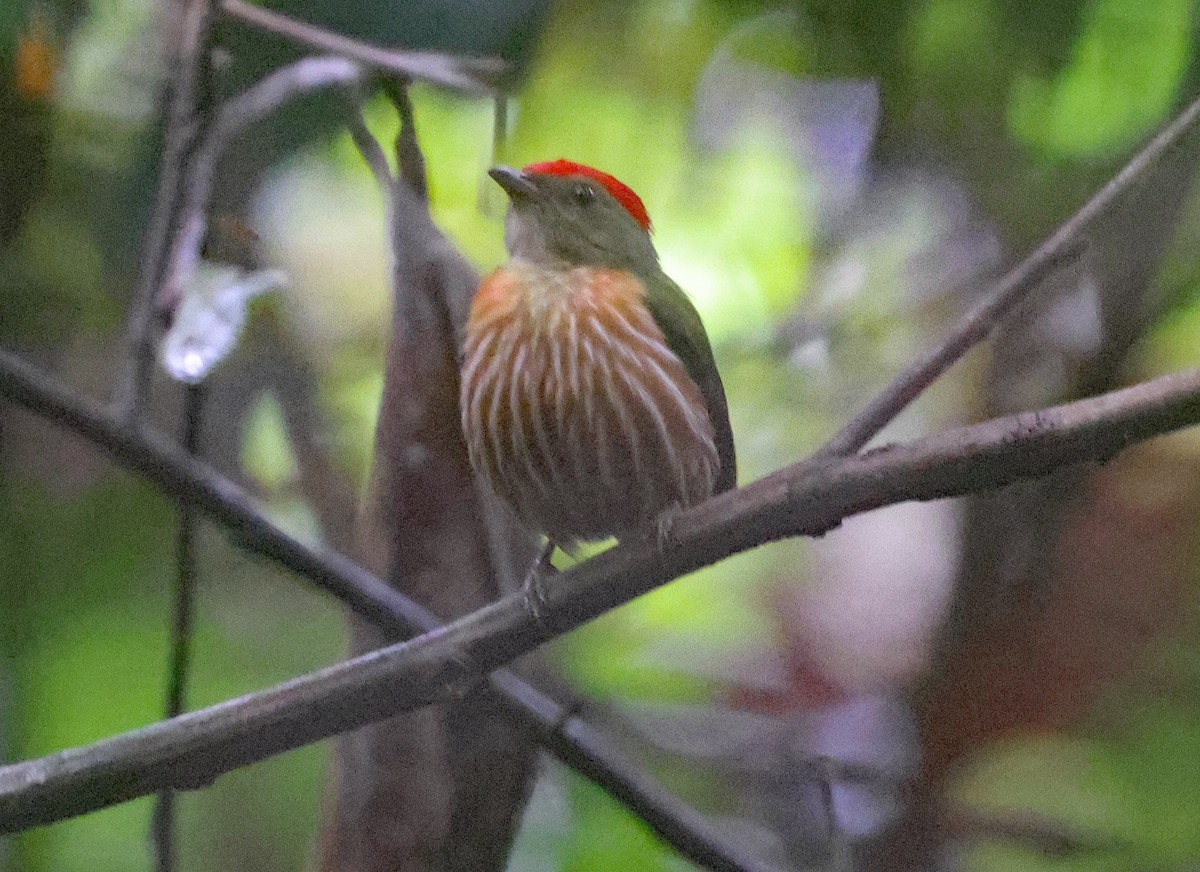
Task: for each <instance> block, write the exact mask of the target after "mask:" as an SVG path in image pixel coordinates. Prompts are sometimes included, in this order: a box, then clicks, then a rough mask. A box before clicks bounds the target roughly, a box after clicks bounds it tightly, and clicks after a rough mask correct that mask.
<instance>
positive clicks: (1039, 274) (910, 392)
mask: <svg viewBox="0 0 1200 872" xmlns="http://www.w3.org/2000/svg"><path fill="white" fill-rule="evenodd" d="M1198 118H1200V99H1197V100H1196V101H1194V102H1193V103H1192V104H1191V105H1190V106H1188V107H1187V108H1186V109H1184V110H1183V112H1181V113H1180V114H1179V115H1178V116H1177V117H1176V118H1175V120H1173V121H1172V122H1171V123H1170V124H1168V125H1167V126H1166V127H1164V128H1163V129H1162V130H1161V131H1160V132H1159V133H1158V134H1157V135H1156V136H1155V137H1154V138H1153V139H1151V140H1150V142H1148V143H1147V144H1146V145H1145V147H1143V148H1142V149H1141V150H1140V151H1139V152H1138V153H1137V154H1136V155H1134V157H1133V159H1132V160H1130V161H1129V163H1127V164H1126V165H1125V166H1124V168H1122V170H1121V171H1120V172H1119V173H1117V174H1116V175H1115V176H1113V178H1112V179H1110V180H1109V182H1108V183H1107V184H1106V185H1105V186H1104V187H1102V188H1101V189H1100V190H1099V191H1097V192H1096V193H1095V194H1094V195H1093V196H1092V198H1091V199H1090V200H1088V201H1087V202H1086V203H1084V204H1083V205H1082V206H1081V207H1080V208H1079V211H1077V212H1076V213H1075V214H1074V215H1072V216H1071V217H1070V218H1068V219H1067V220H1066V221H1065V222H1063V224H1062V225H1060V226H1059V228H1058V229H1057V230H1056V231H1054V233H1053V235H1051V236H1050V238H1049V239H1047V240H1046V241H1045V242H1043V243H1042V244H1041V245H1039V246H1038V247H1037V249H1036V250H1035V251H1034V252H1033V253H1032V254H1030V255H1029V256H1028V257H1026V258H1025V260H1023V261H1021V263H1019V264H1018V265H1017V266H1016V267H1014V268H1013V269H1012V270H1010V271H1009V273H1008V274H1007V275H1005V276H1004V277H1003V278H1002V279H1000V281H999V282H997V283H996V284H995V285H994V286H993V287H992V288H991V290H989V291H988V292H987V293H986V294H985V295H984V297H983V299H982V300H981V301H980V302H979V304H978V305H976V306H975V308H973V309H972V310H971V311H970V312H968V313H967V314H966V315H964V316H963V317H962V320H960V321H959V322H958V324H957V325H956V326H955V327H954V329H953V330H951V331H950V335H949V336H947V337H946V338H945V339H944V340H943V341H942V343H941V344H940V345H938V346H937V347H935V348H933V349H931V350H930V351H928V352H927V353H926V354H925V355H924V356H922V357H921V358H919V359H917V360H916V361H914V362H913V363H912V364H911V365H910V366H909V367H908V369H906V370H905V371H904V372H902V373H901V374H900V375H899V376H897V377H896V379H895V380H894V381H893V382H892V383H891V384H889V385H888V386H887V387H886V388H884V390H883V391H882V392H881V393H880V394H879V395H878V396H877V397H875V399H874V400H872V401H871V402H870V403H869V404H868V405H867V406H866V408H864V409H863V410H862V411H861V412H859V413H858V414H857V415H855V416H854V418H853V419H852V420H851V421H850V422H849V423H848V424H846V426H844V427H843V428H842V429H841V430H839V431H838V432H837V433H836V434H834V436H833V437H832V438H831V439H830V440H829V441H828V442H826V443H825V444H824V445H823V446H821V448H820V449H819V450H818V451H817V453H816V454H815V455H814V456H815V457H834V456H837V455H842V454H852V453H854V452H855V451H858V450H859V449H860V448H862V447H863V446H864V445H866V444H867V443H868V442H870V441H871V439H873V438H874V437H875V436H876V435H877V434H878V433H879V431H880V430H882V429H883V428H884V427H886V426H887V425H888V424H889V423H891V421H892V420H893V419H894V418H895V417H896V416H897V415H899V414H900V413H901V412H902V411H903V410H904V409H905V407H907V406H908V404H909V403H911V402H912V401H913V400H915V399H916V398H917V397H919V396H920V395H921V394H922V393H923V392H924V391H925V389H926V388H928V387H929V386H930V385H931V384H933V383H934V382H935V381H937V380H938V378H939V377H941V375H942V373H944V372H945V371H946V370H947V369H949V368H950V367H951V366H952V365H953V364H954V363H955V362H956V361H957V360H958V359H959V358H961V357H962V356H963V355H964V354H966V353H967V352H968V351H969V350H970V349H971V348H973V347H974V346H975V345H977V344H978V343H980V342H982V341H983V340H984V339H986V338H987V337H988V335H989V334H990V333H991V332H992V330H994V329H995V328H996V327H997V326H998V325H999V324H1000V322H1002V321H1003V320H1004V319H1005V317H1006V316H1007V315H1008V313H1009V312H1011V311H1012V310H1013V309H1014V308H1016V306H1017V305H1018V304H1020V302H1021V301H1022V300H1024V299H1025V298H1026V297H1028V296H1029V294H1030V293H1032V292H1033V291H1034V290H1035V289H1036V288H1037V287H1038V285H1040V284H1041V283H1042V281H1043V280H1044V279H1046V278H1047V277H1048V276H1049V275H1051V274H1052V273H1053V272H1054V271H1055V270H1057V269H1060V268H1061V267H1062V266H1063V265H1065V264H1067V263H1069V262H1071V261H1072V260H1074V259H1075V258H1077V257H1078V256H1079V254H1080V253H1081V252H1082V250H1083V248H1084V241H1083V238H1082V236H1083V233H1084V231H1086V230H1087V229H1088V227H1090V226H1091V224H1092V222H1093V221H1095V220H1096V218H1098V217H1099V216H1100V215H1102V214H1104V213H1105V212H1106V211H1108V209H1109V207H1110V206H1112V204H1113V202H1114V201H1115V200H1116V199H1117V198H1118V197H1120V196H1121V195H1122V194H1124V193H1125V192H1126V191H1127V190H1128V189H1129V188H1130V187H1131V186H1132V185H1133V184H1134V183H1136V182H1137V181H1138V180H1139V179H1141V178H1142V177H1143V176H1144V175H1145V174H1146V171H1147V170H1149V169H1150V168H1151V167H1152V166H1153V165H1154V164H1155V162H1157V161H1158V159H1159V158H1161V157H1162V156H1163V155H1164V154H1166V153H1167V152H1168V151H1170V150H1171V149H1172V148H1174V147H1175V145H1176V144H1177V143H1178V142H1179V140H1180V139H1182V138H1183V136H1184V135H1185V134H1186V133H1187V132H1188V131H1189V130H1191V129H1192V127H1193V126H1194V125H1195V123H1196V121H1197V119H1198Z"/></svg>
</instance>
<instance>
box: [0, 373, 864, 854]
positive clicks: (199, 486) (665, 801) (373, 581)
mask: <svg viewBox="0 0 1200 872" xmlns="http://www.w3.org/2000/svg"><path fill="white" fill-rule="evenodd" d="M0 396H2V397H4V398H6V399H8V400H11V401H13V402H15V403H18V404H20V405H22V406H24V407H26V408H27V409H29V410H30V411H32V412H34V413H36V414H39V415H41V416H42V417H44V418H46V419H48V420H50V421H52V422H55V423H57V424H60V425H62V426H64V427H67V428H69V429H70V430H72V431H74V432H76V433H78V434H79V435H80V436H82V437H84V438H86V439H88V440H90V441H91V442H92V443H94V444H95V445H96V446H98V447H99V448H102V449H103V450H105V451H106V452H107V453H108V454H109V456H110V457H112V459H113V460H115V461H116V462H118V463H120V464H121V465H123V466H125V467H126V468H128V469H131V470H133V471H135V472H139V473H141V474H143V475H144V476H145V477H146V478H147V479H149V480H150V481H151V482H152V483H153V484H154V485H156V486H157V487H158V488H159V489H160V490H162V491H163V492H164V493H169V494H171V495H173V496H174V497H175V498H177V499H180V500H182V501H185V502H188V503H190V504H192V505H194V506H195V507H196V508H197V509H198V510H199V511H201V512H203V513H205V514H206V515H208V516H209V517H210V518H211V519H212V520H213V521H215V522H216V523H218V524H221V525H223V526H225V527H226V528H228V529H229V530H231V531H234V533H235V535H236V537H237V541H238V544H239V545H241V546H242V547H243V548H246V549H247V550H249V551H251V552H254V553H257V554H259V555H261V556H263V557H265V558H267V559H268V560H272V561H275V562H276V563H278V564H280V565H281V566H283V567H286V568H287V569H290V570H292V571H293V572H296V573H298V574H299V575H301V576H303V577H305V578H307V579H309V580H311V581H312V582H313V583H314V584H316V585H318V586H319V587H321V588H323V589H324V590H326V591H328V592H329V593H331V594H333V595H334V596H335V597H337V598H338V599H340V600H341V601H342V602H344V603H345V604H346V605H347V606H348V607H349V608H351V609H353V610H354V611H355V612H357V613H358V614H360V615H362V616H363V617H364V618H366V619H367V620H370V621H373V622H374V623H376V624H378V625H379V626H380V627H382V628H384V629H385V630H390V631H392V632H394V633H396V634H398V635H403V636H411V635H414V634H416V633H419V632H427V631H430V630H434V629H436V628H437V627H439V626H440V624H441V622H440V621H439V620H438V619H437V618H436V617H434V615H433V614H431V613H430V612H428V611H427V610H426V609H424V608H423V607H421V606H420V605H418V604H417V603H414V602H413V601H412V600H410V599H408V598H407V597H405V596H404V595H403V594H401V593H399V592H398V591H396V590H394V589H393V588H392V587H391V586H390V585H388V584H387V583H385V582H384V581H382V580H381V579H379V578H377V577H376V576H374V575H372V574H371V573H369V572H367V571H366V570H365V569H363V568H362V567H360V566H358V565H357V564H356V563H354V562H353V561H351V560H349V559H347V558H345V557H343V556H342V555H340V554H336V553H332V552H322V551H318V550H316V549H314V548H312V547H310V546H308V545H305V544H303V543H301V542H299V541H298V540H296V539H294V538H292V537H291V536H289V535H288V534H286V533H284V532H283V531H282V530H280V529H279V528H278V527H276V526H274V525H273V524H272V523H271V522H270V521H268V520H267V519H266V518H265V517H264V516H263V515H262V514H261V513H260V512H258V511H257V510H256V509H255V508H254V503H253V501H252V500H251V499H250V497H249V496H248V495H247V494H246V493H245V492H244V491H243V490H242V489H241V488H239V487H238V486H237V484H235V483H234V482H232V481H230V480H229V479H227V478H225V477H224V476H221V475H220V474H218V473H217V472H215V471H214V470H213V469H212V468H211V467H210V466H208V465H207V464H204V463H201V462H199V461H197V460H196V459H194V458H192V457H189V456H188V455H187V454H185V453H184V452H182V451H180V450H179V449H178V448H177V447H176V446H175V445H174V444H172V443H171V442H168V441H166V440H164V439H162V438H161V437H159V436H157V435H156V434H155V433H154V432H153V431H152V430H150V429H148V428H141V429H139V430H138V431H137V432H133V431H131V430H129V429H127V428H125V427H123V426H122V425H121V423H120V422H119V421H117V420H116V419H115V418H113V417H112V416H110V415H107V414H105V413H104V412H102V411H100V410H99V409H98V408H96V407H95V406H94V405H92V404H90V403H88V402H86V401H84V400H82V399H80V398H78V397H76V396H75V395H73V394H72V393H71V392H70V391H69V390H68V389H67V388H66V387H64V386H63V385H62V384H61V383H59V382H58V381H57V380H55V379H53V378H51V377H49V376H47V375H45V374H43V373H41V372H39V371H38V370H37V369H36V368H34V367H33V366H31V365H29V364H27V363H25V362H24V361H22V360H21V359H20V358H19V357H17V356H15V355H13V354H11V353H9V352H6V351H3V350H0ZM490 686H491V689H492V691H493V692H494V693H495V701H496V703H497V705H498V707H499V709H500V711H501V712H502V713H503V714H504V716H505V717H508V718H510V719H512V721H513V722H514V723H515V724H517V725H519V726H521V727H522V728H523V729H526V730H528V731H529V734H530V735H531V736H532V737H533V738H534V739H535V740H536V741H537V742H539V743H540V744H541V745H543V747H545V748H546V749H547V750H548V751H549V752H550V753H552V754H554V755H555V756H556V757H558V759H559V760H561V761H562V762H563V763H564V764H565V765H566V766H569V767H570V768H572V769H574V770H575V771H577V772H579V773H580V774H581V775H583V776H584V777H585V778H588V779H590V780H592V781H594V782H595V783H596V784H598V785H600V786H601V787H602V788H604V790H605V791H607V792H608V793H609V794H610V795H612V796H613V797H615V798H616V799H617V800H618V801H620V802H622V803H624V804H625V805H626V806H627V807H628V808H629V809H630V811H632V812H633V813H634V814H636V815H638V816H639V817H640V818H642V819H643V820H644V821H645V822H646V823H647V824H648V825H649V826H650V827H652V828H653V829H654V830H655V832H657V833H658V834H659V835H660V836H661V837H662V838H663V839H664V840H665V841H666V842H667V843H668V844H670V845H671V846H672V847H674V848H675V849H676V850H677V851H679V852H680V853H681V854H682V855H683V856H685V857H688V858H689V859H691V860H693V861H694V862H696V863H699V864H701V865H702V866H704V867H705V868H709V869H714V870H723V872H739V870H752V869H761V868H762V866H761V863H759V862H758V861H757V860H755V859H754V858H753V857H752V856H751V855H750V854H749V853H748V852H747V851H746V850H745V849H743V848H742V847H741V846H739V845H730V844H726V843H723V842H722V841H721V840H720V839H719V838H718V837H717V836H716V835H715V834H714V833H713V832H712V827H711V825H710V824H709V823H708V822H707V821H706V820H705V819H704V817H703V815H700V814H699V813H697V812H696V811H695V810H694V809H692V808H690V807H689V806H687V805H686V804H684V803H682V802H681V801H680V800H679V799H678V798H677V797H675V796H674V795H673V794H671V793H670V792H669V791H667V790H665V789H663V788H662V786H661V785H659V784H658V783H656V782H655V781H654V780H653V779H652V778H651V777H649V776H648V775H647V774H646V773H645V772H644V771H643V770H642V769H641V768H640V767H639V766H637V765H636V764H634V763H632V762H631V761H629V760H628V759H627V758H626V757H625V756H623V755H622V754H621V753H620V752H619V751H618V750H617V749H615V748H613V747H612V746H611V745H609V744H608V743H607V742H606V741H604V739H603V738H602V737H601V736H600V734H599V733H598V732H597V731H596V730H595V728H593V727H592V726H591V725H589V724H588V723H587V722H586V721H585V720H583V719H582V718H579V717H577V716H575V715H574V714H572V712H571V711H570V710H569V709H568V708H567V707H566V706H563V705H562V704H560V703H558V702H557V701H555V700H553V699H551V698H550V697H548V696H546V695H545V694H544V693H542V692H541V691H540V690H538V689H537V688H535V687H533V686H532V685H530V684H529V683H527V682H525V681H523V680H522V679H521V678H519V677H517V676H516V675H515V674H513V673H512V672H509V671H508V670H504V669H501V670H497V671H495V672H493V673H492V675H491V677H490ZM839 765H841V766H843V767H844V771H843V772H842V773H841V774H842V776H843V780H867V781H869V780H873V779H874V778H875V777H876V773H874V772H873V771H871V770H867V769H866V768H865V767H862V766H859V765H857V764H849V763H847V764H839Z"/></svg>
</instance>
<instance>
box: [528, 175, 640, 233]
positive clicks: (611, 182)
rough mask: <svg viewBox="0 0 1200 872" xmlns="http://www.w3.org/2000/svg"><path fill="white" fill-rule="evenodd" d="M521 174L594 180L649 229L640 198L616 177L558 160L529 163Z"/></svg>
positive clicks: (634, 218)
mask: <svg viewBox="0 0 1200 872" xmlns="http://www.w3.org/2000/svg"><path fill="white" fill-rule="evenodd" d="M523 172H527V173H546V174H547V175H551V176H587V177H588V178H590V179H595V180H596V181H597V182H599V183H600V184H602V185H604V187H605V189H606V190H607V191H608V192H609V193H610V194H612V195H613V196H614V197H615V198H616V200H617V202H618V203H620V204H621V205H622V206H624V207H625V211H627V212H628V213H629V214H630V215H632V216H633V220H635V221H637V223H638V224H640V225H642V227H643V228H644V229H645V230H647V231H648V230H649V229H650V215H649V213H648V212H646V205H645V204H644V203H643V202H642V198H641V197H639V196H638V195H637V194H635V193H634V192H633V188H631V187H629V185H627V184H625V183H624V182H622V181H621V180H620V179H618V178H617V177H616V176H610V175H609V174H608V173H606V172H602V171H600V170H598V169H596V168H595V167H589V166H588V165H587V164H581V163H576V162H575V161H573V160H567V159H566V158H561V157H560V158H559V159H558V160H544V161H540V162H538V163H531V164H529V165H528V166H526V167H524V169H523Z"/></svg>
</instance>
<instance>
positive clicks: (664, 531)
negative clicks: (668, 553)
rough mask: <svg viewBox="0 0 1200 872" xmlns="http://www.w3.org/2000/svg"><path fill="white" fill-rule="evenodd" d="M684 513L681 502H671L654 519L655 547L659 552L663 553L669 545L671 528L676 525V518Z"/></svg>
mask: <svg viewBox="0 0 1200 872" xmlns="http://www.w3.org/2000/svg"><path fill="white" fill-rule="evenodd" d="M682 513H683V506H681V505H679V503H671V505H669V506H667V507H666V508H665V509H663V510H662V511H661V512H659V513H658V515H657V517H655V519H654V547H655V550H657V551H658V553H659V554H662V552H663V549H664V548H665V547H666V545H667V541H668V540H669V539H670V538H671V530H673V529H674V527H675V519H676V518H678V517H679V516H680V515H681V514H682Z"/></svg>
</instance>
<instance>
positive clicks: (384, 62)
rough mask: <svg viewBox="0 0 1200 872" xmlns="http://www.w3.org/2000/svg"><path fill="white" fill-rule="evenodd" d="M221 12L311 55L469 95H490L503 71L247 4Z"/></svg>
mask: <svg viewBox="0 0 1200 872" xmlns="http://www.w3.org/2000/svg"><path fill="white" fill-rule="evenodd" d="M221 11H222V12H224V13H225V14H226V15H228V16H229V17H231V18H236V19H238V20H240V21H242V22H244V23H246V24H248V25H250V26H252V27H257V28H258V29H259V30H264V31H267V32H268V33H273V34H275V35H277V36H282V37H284V38H286V39H290V40H291V41H292V42H295V43H298V44H300V45H303V46H305V47H307V48H310V49H316V50H317V51H321V52H332V53H333V54H338V55H342V56H344V57H347V58H350V59H351V60H355V61H358V62H359V63H362V64H366V65H367V66H370V67H373V68H375V69H377V70H381V71H383V72H387V73H392V74H394V75H397V76H403V77H405V78H409V79H419V80H422V81H425V82H432V83H433V84H435V85H445V86H446V87H448V88H454V89H456V90H459V91H466V92H468V93H474V94H479V93H485V94H486V93H492V92H493V91H494V90H495V85H496V82H497V81H498V79H499V78H500V76H501V75H502V74H503V73H504V72H505V70H506V69H507V65H506V64H505V63H504V61H502V60H500V59H498V58H471V57H456V56H454V55H448V54H441V53H439V52H432V51H403V50H397V49H389V48H384V47H383V46H378V45H373V44H371V43H369V42H363V41H362V40H358V39H351V38H350V37H348V36H343V35H341V34H340V33H333V32H332V31H329V30H324V29H322V28H320V27H315V26H314V25H311V24H307V23H305V22H303V21H300V20H298V19H296V18H292V17H291V16H288V15H284V14H283V13H282V12H276V11H274V10H271V9H266V8H264V7H262V6H256V5H254V4H252V3H247V2H245V0H223V2H222V3H221Z"/></svg>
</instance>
